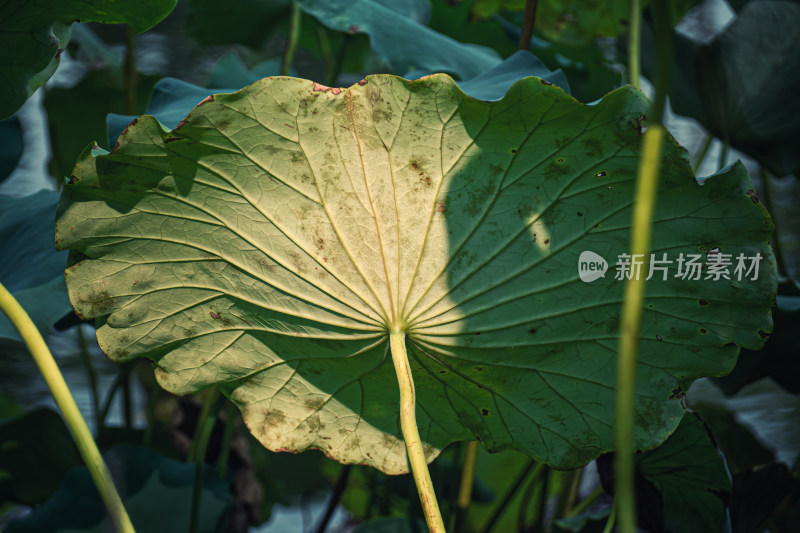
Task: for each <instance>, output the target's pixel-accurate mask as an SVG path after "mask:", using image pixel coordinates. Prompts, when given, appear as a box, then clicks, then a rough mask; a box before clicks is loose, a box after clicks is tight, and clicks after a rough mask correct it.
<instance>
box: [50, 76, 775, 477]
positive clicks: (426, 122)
mask: <svg viewBox="0 0 800 533" xmlns="http://www.w3.org/2000/svg"><path fill="white" fill-rule="evenodd" d="M647 107H648V102H647V101H646V99H645V98H644V96H642V95H641V93H639V92H637V91H635V90H634V89H632V88H629V87H628V88H622V89H619V90H617V91H615V92H613V93H610V94H609V95H608V96H606V97H605V98H604V99H603V100H602V101H601V102H600V103H598V104H597V105H593V106H584V105H583V104H581V103H579V102H577V101H576V100H574V99H573V98H572V97H570V96H569V95H567V94H566V93H564V91H563V90H561V89H559V88H558V87H555V86H553V85H551V84H549V83H547V82H543V81H542V80H540V79H538V78H526V79H524V80H522V81H520V82H518V83H516V84H515V85H513V86H512V87H511V88H510V90H509V92H508V94H506V96H505V97H504V98H503V99H502V100H500V101H497V102H483V101H480V100H475V99H473V98H470V97H469V96H467V95H466V94H464V93H463V92H462V91H461V90H460V89H459V88H458V86H457V85H456V84H455V82H454V81H453V80H452V79H451V78H450V77H448V76H446V75H442V74H439V75H433V76H429V77H427V78H422V79H420V80H417V81H413V82H411V81H407V80H404V79H402V78H397V77H394V76H388V75H379V76H371V77H368V78H367V79H366V80H363V81H362V82H360V83H358V84H356V85H354V86H352V87H350V88H349V89H330V88H327V87H323V86H320V85H319V84H316V83H314V82H311V81H306V80H298V79H293V78H282V77H278V78H266V79H264V80H261V81H259V82H257V83H254V84H252V85H250V86H248V87H246V88H244V89H242V90H241V91H238V92H236V93H233V94H223V95H217V96H215V97H209V98H207V99H206V100H204V101H203V102H201V103H200V104H198V105H197V107H195V109H194V110H193V111H192V112H191V113H190V114H189V115H188V116H187V117H186V119H185V120H183V121H182V122H181V123H180V124H179V125H178V127H177V128H176V129H175V130H173V131H172V132H166V131H164V129H163V128H162V127H161V125H160V124H159V123H158V122H157V121H156V120H155V119H154V118H153V117H151V116H144V117H141V118H139V119H138V121H136V122H134V123H132V124H130V125H129V126H128V128H127V132H126V133H125V134H123V135H122V136H121V137H120V139H119V144H118V146H117V147H116V148H115V150H114V151H113V152H112V153H110V154H106V155H103V154H101V153H100V152H98V151H95V152H94V153H92V151H91V150H89V149H87V150H86V151H85V152H84V154H83V155H82V156H81V158H80V159H79V162H78V164H77V165H76V168H75V171H74V178H73V179H72V180H71V181H72V183H70V184H68V185H66V186H65V187H64V191H63V193H62V200H61V202H60V204H59V213H58V215H57V224H56V241H57V243H58V246H59V247H60V248H61V249H70V250H71V260H70V266H69V267H68V269H67V271H66V279H67V285H68V288H69V290H70V298H71V300H72V303H73V306H74V307H75V309H76V311H77V312H78V313H79V314H80V315H81V316H83V317H86V318H94V319H96V320H97V326H98V330H97V336H98V340H99V342H100V345H101V347H102V348H103V349H104V351H105V352H106V353H107V354H108V355H109V357H111V358H112V359H113V360H116V361H127V360H131V359H133V358H136V357H148V358H150V359H152V360H153V361H154V362H155V364H156V367H157V370H156V372H157V377H158V379H159V381H160V383H161V384H162V386H164V387H165V388H166V389H168V390H170V391H172V392H174V393H177V394H187V393H192V392H194V391H198V390H201V389H203V388H206V387H209V386H219V387H221V388H222V389H223V390H224V391H225V392H226V393H227V394H228V395H229V396H230V397H231V399H232V400H233V401H234V402H235V403H236V404H237V405H238V406H239V407H240V408H241V410H242V412H243V415H244V419H245V421H246V423H247V425H248V427H249V428H250V430H251V431H252V432H253V434H254V435H255V436H256V437H257V438H258V439H259V440H260V441H261V442H262V443H263V444H264V445H266V446H267V447H268V448H270V449H273V450H284V449H288V450H303V449H305V448H308V447H316V448H320V449H322V450H324V451H325V452H326V453H327V454H329V455H330V456H331V457H333V458H335V459H337V460H339V461H341V462H348V463H368V464H370V465H373V466H376V467H378V468H380V469H382V470H383V471H385V472H391V473H399V472H403V471H407V465H406V456H405V448H404V445H403V442H402V440H400V438H399V435H400V434H401V433H400V427H399V417H398V402H399V399H398V389H397V381H396V377H395V373H394V369H393V366H392V363H391V357H388V354H387V350H388V335H387V333H388V331H392V330H401V331H405V333H406V337H407V340H406V342H407V344H408V350H409V358H410V364H411V368H412V372H413V375H414V379H415V382H416V390H417V400H418V410H417V419H418V423H419V426H420V432H421V435H422V439H423V440H424V443H425V448H426V451H427V453H428V456H429V457H433V456H434V455H435V454H436V453H437V451H438V450H440V449H441V448H442V447H443V446H445V445H447V444H448V443H450V442H453V441H456V440H463V439H472V438H475V437H477V438H480V439H481V441H482V442H483V444H484V445H485V446H486V447H487V448H489V449H495V450H496V449H502V448H507V447H513V448H517V449H519V450H522V451H524V452H526V453H528V454H530V455H532V456H534V457H536V458H537V459H539V460H541V461H546V462H548V463H551V464H554V465H557V466H560V467H576V466H580V465H583V464H585V463H586V462H587V461H589V460H590V459H592V458H593V457H595V456H596V455H597V454H598V453H600V452H602V451H604V450H608V449H610V448H611V446H612V423H613V403H614V383H615V364H614V362H615V351H616V339H617V330H618V327H619V319H618V317H619V311H620V304H621V302H622V287H623V284H622V283H620V282H619V281H616V280H615V279H613V276H610V275H609V276H607V277H606V278H602V279H599V280H596V281H594V282H593V283H592V284H591V285H585V284H583V283H582V282H581V281H580V279H579V276H578V259H579V256H580V254H581V252H582V251H584V250H592V251H594V252H596V253H598V254H600V255H601V256H603V257H606V258H609V259H610V260H611V261H612V262H613V261H614V259H613V258H614V256H616V255H618V254H621V253H623V252H624V251H625V250H627V247H628V242H629V235H630V219H631V210H630V208H631V204H632V202H633V191H634V181H635V180H634V176H635V173H636V169H637V165H638V161H639V147H640V141H641V135H640V134H641V119H642V118H643V113H644V111H645V110H646V109H647ZM662 174H663V177H662V181H661V188H660V191H659V208H658V210H657V212H656V214H655V225H654V238H653V242H654V249H655V252H656V253H670V254H677V253H678V252H681V253H684V252H685V253H697V252H703V251H708V250H711V249H713V248H717V247H718V248H720V249H721V250H723V251H724V253H730V254H733V256H734V257H735V256H736V255H737V254H740V253H741V254H744V255H746V256H748V257H751V256H755V254H757V253H758V254H760V256H761V257H762V258H763V260H762V262H761V264H760V271H759V276H758V277H757V279H755V280H752V279H749V278H745V279H742V280H737V279H736V278H735V276H734V277H733V278H732V279H730V280H725V279H722V280H720V281H713V280H705V279H700V280H690V279H675V278H674V277H672V276H669V277H668V278H667V279H666V280H665V281H662V280H661V277H660V276H656V277H655V278H653V280H651V282H650V283H649V285H648V299H647V306H646V310H645V314H644V317H643V328H642V333H641V352H642V353H641V358H640V363H639V369H638V389H637V400H636V402H637V404H636V405H637V413H638V414H637V418H636V434H635V445H636V446H637V447H640V448H646V447H653V446H655V445H656V444H658V443H659V442H661V441H663V440H664V439H665V438H666V437H667V435H669V433H670V432H671V431H672V430H673V429H674V428H675V426H676V425H677V424H678V421H679V419H680V416H681V414H682V408H681V406H680V402H679V400H678V399H675V396H676V395H675V392H676V390H680V389H681V388H685V387H686V386H687V385H688V383H690V382H691V381H692V380H693V379H694V378H696V377H697V376H700V375H708V374H720V373H723V372H726V371H728V370H730V369H731V368H732V367H733V365H734V363H735V360H736V356H737V353H738V351H739V349H738V348H737V346H736V345H737V344H739V345H743V346H747V347H757V346H760V345H761V344H762V342H763V339H762V336H763V335H765V333H764V332H765V331H768V330H769V329H770V327H771V321H770V315H769V309H770V307H771V306H772V304H773V303H774V299H775V286H776V278H775V276H776V275H775V263H774V258H773V256H772V253H771V251H770V249H769V248H768V247H767V245H766V240H767V238H768V235H769V232H770V231H771V227H772V226H771V223H770V221H769V217H768V215H767V214H766V211H765V210H764V208H763V207H762V206H761V205H760V204H758V203H757V202H756V201H754V198H755V197H754V195H753V194H752V190H751V189H750V184H749V181H748V179H747V175H746V172H745V171H744V168H743V166H742V165H735V166H732V167H731V168H729V169H727V170H726V171H725V172H723V173H721V174H720V175H717V176H714V177H713V178H709V179H707V180H705V181H704V182H703V184H702V185H700V184H698V183H697V182H695V181H694V179H693V178H692V175H691V171H690V169H689V164H688V159H687V154H686V152H685V150H683V149H681V148H679V147H678V146H677V145H676V144H675V142H674V141H673V140H671V139H670V140H669V142H668V143H667V145H666V146H665V151H664V157H663V161H662ZM748 192H749V193H750V194H748ZM659 257H660V256H659ZM715 257H716V256H715ZM713 261H716V259H713ZM671 397H672V398H671Z"/></svg>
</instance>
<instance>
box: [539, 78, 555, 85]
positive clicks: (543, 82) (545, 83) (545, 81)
mask: <svg viewBox="0 0 800 533" xmlns="http://www.w3.org/2000/svg"><path fill="white" fill-rule="evenodd" d="M541 81H542V85H553V84H552V83H550V82H549V81H547V80H546V79H544V78H542V80H541Z"/></svg>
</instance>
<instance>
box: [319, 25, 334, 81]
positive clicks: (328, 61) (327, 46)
mask: <svg viewBox="0 0 800 533" xmlns="http://www.w3.org/2000/svg"><path fill="white" fill-rule="evenodd" d="M314 31H315V32H316V34H317V42H318V43H319V50H320V52H321V53H322V62H323V63H324V64H325V79H328V77H330V74H331V69H332V68H333V64H334V62H335V61H336V59H335V58H334V55H333V48H331V38H330V35H329V34H328V29H327V28H326V27H325V26H323V25H322V24H320V23H319V22H316V23H315V24H314Z"/></svg>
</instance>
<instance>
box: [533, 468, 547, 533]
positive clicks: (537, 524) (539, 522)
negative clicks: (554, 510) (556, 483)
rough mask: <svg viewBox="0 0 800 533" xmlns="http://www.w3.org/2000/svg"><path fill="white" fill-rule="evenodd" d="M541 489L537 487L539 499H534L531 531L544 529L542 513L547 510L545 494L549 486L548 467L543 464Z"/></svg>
mask: <svg viewBox="0 0 800 533" xmlns="http://www.w3.org/2000/svg"><path fill="white" fill-rule="evenodd" d="M541 477H542V482H541V489H539V499H538V500H537V501H536V509H535V511H534V515H533V519H534V525H533V532H534V533H542V532H543V531H544V513H545V511H546V510H547V496H548V492H549V487H550V467H549V466H547V465H545V466H544V468H543V469H542V476H541Z"/></svg>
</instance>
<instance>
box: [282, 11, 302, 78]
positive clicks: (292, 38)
mask: <svg viewBox="0 0 800 533" xmlns="http://www.w3.org/2000/svg"><path fill="white" fill-rule="evenodd" d="M299 39H300V4H298V3H297V0H292V14H291V16H290V17H289V35H288V36H287V37H286V47H285V48H284V49H283V59H282V60H281V76H288V75H289V70H290V69H291V67H292V61H293V60H294V52H295V50H296V49H297V41H298V40H299Z"/></svg>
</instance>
